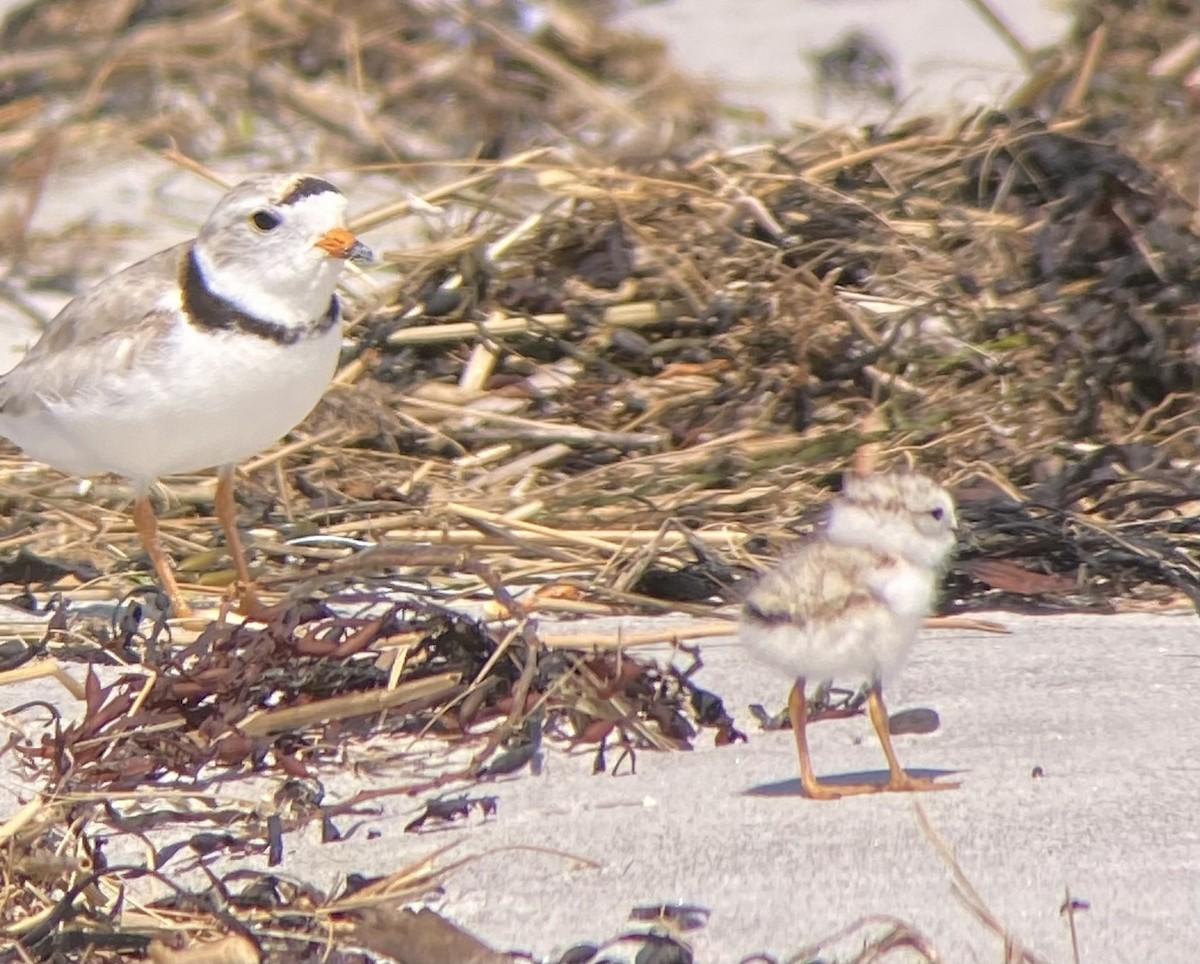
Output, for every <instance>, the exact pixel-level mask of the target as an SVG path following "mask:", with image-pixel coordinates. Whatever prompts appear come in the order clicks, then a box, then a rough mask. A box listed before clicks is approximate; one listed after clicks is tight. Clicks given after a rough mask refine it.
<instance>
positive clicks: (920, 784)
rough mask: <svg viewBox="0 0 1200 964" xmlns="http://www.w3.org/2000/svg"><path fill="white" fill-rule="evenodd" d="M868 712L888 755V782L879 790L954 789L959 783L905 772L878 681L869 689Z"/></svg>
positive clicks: (885, 754) (913, 791) (908, 791)
mask: <svg viewBox="0 0 1200 964" xmlns="http://www.w3.org/2000/svg"><path fill="white" fill-rule="evenodd" d="M867 712H868V713H869V714H870V716H871V724H872V725H873V726H874V727H875V732H876V733H877V734H878V735H879V742H880V744H882V746H883V755H884V756H886V757H887V762H888V772H889V774H890V776H889V777H888V782H887V783H886V784H884V785H883V786H882V787H878V788H877V789H879V790H889V791H891V792H893V793H916V792H919V791H923V790H953V789H954V788H955V787H957V786H958V784H957V783H935V782H934V781H933V780H928V779H925V778H924V777H914V776H910V775H909V774H907V773H905V772H904V768H903V767H901V766H900V761H899V760H897V759H896V751H895V750H894V749H892V733H891V730H890V729H888V714H887V707H885V706H884V705H883V689H882V688H881V687H880V685H879V684H878V683H874V684H872V686H871V688H870V690H868V691H867Z"/></svg>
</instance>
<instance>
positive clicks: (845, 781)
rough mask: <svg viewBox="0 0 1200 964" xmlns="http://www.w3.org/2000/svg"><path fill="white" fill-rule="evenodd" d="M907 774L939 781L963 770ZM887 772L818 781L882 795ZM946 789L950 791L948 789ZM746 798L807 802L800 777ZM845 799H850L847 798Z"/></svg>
mask: <svg viewBox="0 0 1200 964" xmlns="http://www.w3.org/2000/svg"><path fill="white" fill-rule="evenodd" d="M905 772H906V773H908V775H909V776H911V777H917V778H919V779H922V780H937V779H939V778H941V777H952V776H955V775H957V774H959V773H962V772H963V771H961V770H931V769H927V768H922V767H905ZM888 776H889V774H888V771H887V770H861V771H859V772H857V773H825V774H817V779H818V780H819V781H820V783H821V785H822V786H825V787H829V788H830V789H831V790H836V789H837V788H838V787H839V786H843V787H848V786H861V785H863V784H868V783H869V784H873V785H874V786H877V787H878V788H879V792H880V793H884V792H886V791H884V789H883V788H884V786H885V785H886V784H887V782H888ZM946 789H950V787H947V788H946ZM871 795H872V794H861V796H871ZM742 796H744V797H799V798H801V799H802V800H807V799H808V797H806V796H805V795H804V788H803V787H802V786H801V784H800V778H799V777H793V778H792V779H791V780H779V781H777V782H775V783H762V784H759V785H758V786H756V787H750V788H749V789H748V790H743V791H742ZM845 799H847V800H848V799H850V798H849V797H846V798H845Z"/></svg>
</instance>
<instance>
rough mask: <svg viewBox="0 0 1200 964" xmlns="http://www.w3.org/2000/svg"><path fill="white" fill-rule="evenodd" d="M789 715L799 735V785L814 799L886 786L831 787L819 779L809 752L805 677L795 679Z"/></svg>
mask: <svg viewBox="0 0 1200 964" xmlns="http://www.w3.org/2000/svg"><path fill="white" fill-rule="evenodd" d="M788 718H789V719H791V721H792V735H793V736H794V737H795V738H796V752H797V753H798V754H799V756H800V786H801V787H803V788H804V795H805V796H806V797H809V798H811V799H813V800H837V799H838V798H839V797H852V796H855V795H857V794H860V793H878V792H879V791H880V790H882V789H883V787H881V786H878V785H876V784H874V783H846V784H838V785H837V786H835V787H831V786H829V785H827V784H824V783H821V782H819V781H818V780H817V775H816V773H815V772H814V771H813V765H812V757H811V756H810V755H809V752H808V735H807V733H806V730H807V727H808V703H807V701H806V700H805V698H804V677H800V678H799V679H797V680H796V685H795V686H793V687H792V692H791V694H789V696H788Z"/></svg>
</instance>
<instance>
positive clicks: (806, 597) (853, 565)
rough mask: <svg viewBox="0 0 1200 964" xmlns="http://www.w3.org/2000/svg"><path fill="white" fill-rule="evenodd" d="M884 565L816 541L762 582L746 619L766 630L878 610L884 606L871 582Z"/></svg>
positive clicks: (858, 551)
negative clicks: (766, 626) (874, 571)
mask: <svg viewBox="0 0 1200 964" xmlns="http://www.w3.org/2000/svg"><path fill="white" fill-rule="evenodd" d="M881 564H882V561H881V559H880V557H879V556H877V555H876V554H875V553H872V552H870V551H868V550H865V549H858V548H854V547H850V546H834V545H832V544H830V543H828V542H826V541H824V540H823V539H821V538H816V539H813V540H812V541H811V542H809V543H807V544H806V545H804V546H802V547H801V548H800V549H799V550H797V551H795V552H792V553H790V554H788V555H786V556H784V557H783V558H782V559H781V560H780V561H779V564H778V566H777V567H776V568H775V569H772V570H770V571H769V572H767V573H764V574H763V576H761V577H760V578H759V580H758V581H757V582H756V583H755V585H754V586H753V587H752V588H751V590H750V592H749V593H747V595H746V598H745V610H744V615H745V617H746V618H748V619H751V620H754V621H756V622H760V623H764V624H778V623H790V624H792V625H795V626H805V625H808V624H810V623H828V622H831V621H833V620H837V619H840V618H842V617H844V616H846V615H848V614H850V613H853V612H856V611H859V610H862V609H869V608H875V607H878V606H879V605H880V604H881V603H882V602H883V600H882V599H881V598H880V596H879V595H878V593H877V592H875V591H874V590H873V589H872V588H871V586H870V584H869V583H868V581H867V578H866V577H867V575H868V574H869V573H870V572H871V571H872V569H873V568H875V567H878V566H879V565H881Z"/></svg>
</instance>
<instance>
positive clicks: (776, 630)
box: [741, 606, 921, 683]
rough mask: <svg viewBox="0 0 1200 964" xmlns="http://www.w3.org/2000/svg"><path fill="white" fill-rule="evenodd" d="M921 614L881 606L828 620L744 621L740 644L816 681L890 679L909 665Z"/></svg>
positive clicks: (789, 672) (873, 680) (795, 673)
mask: <svg viewBox="0 0 1200 964" xmlns="http://www.w3.org/2000/svg"><path fill="white" fill-rule="evenodd" d="M920 625H921V617H920V616H919V615H917V616H898V615H897V614H895V613H894V612H892V611H890V610H888V609H886V608H885V607H883V606H880V607H879V608H878V609H875V610H869V611H866V612H863V611H859V612H857V613H855V614H854V616H853V617H850V618H848V619H845V620H834V621H831V622H828V623H824V624H821V623H816V624H813V623H809V624H807V625H805V626H799V625H795V624H792V623H774V624H771V625H764V624H761V623H752V622H743V623H742V627H741V643H742V645H744V646H746V647H747V648H748V649H750V650H751V652H753V653H754V654H755V655H756V656H758V657H759V658H760V659H762V660H763V661H764V662H766V663H769V664H771V665H772V666H775V667H777V668H778V669H781V670H783V671H784V672H786V673H787V674H788V675H790V676H792V677H803V678H804V679H806V680H810V681H812V682H813V683H822V682H830V681H833V680H838V681H841V682H847V683H849V682H858V681H862V680H865V681H868V682H887V681H888V680H889V679H891V678H893V677H894V676H895V674H896V673H897V672H898V671H899V670H900V668H901V667H902V666H903V665H904V660H905V658H906V657H907V656H908V653H909V650H910V649H912V645H913V643H914V642H916V639H917V634H918V632H919V630H920Z"/></svg>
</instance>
